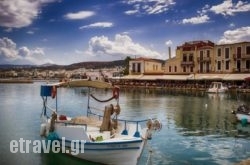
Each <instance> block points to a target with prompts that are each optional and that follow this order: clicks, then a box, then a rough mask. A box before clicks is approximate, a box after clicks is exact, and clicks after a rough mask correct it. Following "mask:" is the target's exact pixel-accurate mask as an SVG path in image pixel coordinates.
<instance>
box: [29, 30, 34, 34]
mask: <svg viewBox="0 0 250 165" xmlns="http://www.w3.org/2000/svg"><path fill="white" fill-rule="evenodd" d="M34 33H35V32H34V31H31V30H30V31H27V34H34Z"/></svg>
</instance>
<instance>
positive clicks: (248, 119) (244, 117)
mask: <svg viewBox="0 0 250 165" xmlns="http://www.w3.org/2000/svg"><path fill="white" fill-rule="evenodd" d="M232 114H235V116H236V118H237V120H238V121H240V122H241V123H242V124H243V125H244V124H247V123H250V108H249V107H248V106H247V105H245V104H242V105H240V106H238V108H237V109H236V110H234V111H232Z"/></svg>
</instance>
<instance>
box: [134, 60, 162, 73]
mask: <svg viewBox="0 0 250 165" xmlns="http://www.w3.org/2000/svg"><path fill="white" fill-rule="evenodd" d="M162 66H163V63H162V62H161V61H160V60H155V59H150V58H142V57H141V58H136V59H132V60H130V61H129V74H130V75H147V74H148V75H150V74H152V75H154V74H163V73H164V71H163V67H162Z"/></svg>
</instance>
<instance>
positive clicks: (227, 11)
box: [210, 0, 250, 16]
mask: <svg viewBox="0 0 250 165" xmlns="http://www.w3.org/2000/svg"><path fill="white" fill-rule="evenodd" d="M210 11H212V12H214V13H215V14H222V15H224V16H226V15H231V16H232V15H234V14H235V13H239V12H247V11H250V3H249V2H243V1H238V2H237V3H236V4H233V2H232V0H225V1H224V2H223V3H221V4H219V5H215V6H212V7H211V8H210Z"/></svg>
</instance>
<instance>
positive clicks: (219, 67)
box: [217, 61, 221, 70]
mask: <svg viewBox="0 0 250 165" xmlns="http://www.w3.org/2000/svg"><path fill="white" fill-rule="evenodd" d="M217 70H221V61H218V62H217Z"/></svg>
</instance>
